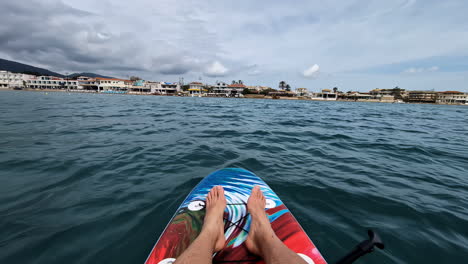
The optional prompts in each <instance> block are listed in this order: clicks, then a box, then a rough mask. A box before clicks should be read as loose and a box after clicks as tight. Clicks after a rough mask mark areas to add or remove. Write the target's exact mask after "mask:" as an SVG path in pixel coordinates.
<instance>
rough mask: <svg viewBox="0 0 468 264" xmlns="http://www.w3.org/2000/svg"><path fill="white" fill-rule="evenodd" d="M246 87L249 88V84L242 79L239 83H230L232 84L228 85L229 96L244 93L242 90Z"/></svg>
mask: <svg viewBox="0 0 468 264" xmlns="http://www.w3.org/2000/svg"><path fill="white" fill-rule="evenodd" d="M246 88H247V86H245V85H244V84H243V83H242V82H240V81H239V82H238V83H233V84H230V85H228V87H227V89H226V92H227V96H229V97H233V96H238V95H240V94H242V92H243V91H244V89H246Z"/></svg>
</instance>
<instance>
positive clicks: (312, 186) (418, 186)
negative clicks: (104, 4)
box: [0, 91, 468, 264]
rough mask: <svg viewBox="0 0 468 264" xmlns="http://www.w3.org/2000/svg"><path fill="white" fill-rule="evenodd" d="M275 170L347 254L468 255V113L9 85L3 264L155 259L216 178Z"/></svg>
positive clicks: (0, 212) (293, 201)
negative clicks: (229, 172) (158, 245)
mask: <svg viewBox="0 0 468 264" xmlns="http://www.w3.org/2000/svg"><path fill="white" fill-rule="evenodd" d="M224 167H242V168H245V169H248V170H251V171H252V172H254V173H256V174H257V175H258V176H260V177H262V178H263V179H264V180H265V181H266V182H267V183H268V184H269V185H270V186H271V187H272V188H273V189H274V190H275V191H276V192H277V193H278V194H279V196H280V197H281V198H282V200H283V201H284V202H285V203H286V205H287V206H288V207H289V208H290V209H291V211H292V212H293V213H294V215H295V216H296V218H297V219H298V220H299V222H300V223H301V224H302V226H303V228H304V229H305V230H306V232H307V233H308V234H309V236H310V237H311V238H312V240H313V241H314V242H315V244H316V245H317V246H318V248H319V249H320V251H321V252H322V254H323V255H324V257H325V258H326V259H327V260H328V261H329V262H330V263H333V262H334V261H336V260H337V259H338V258H339V257H341V256H342V255H343V254H344V253H346V252H347V251H348V250H349V249H351V248H352V247H353V246H354V245H355V244H356V243H357V242H358V241H360V240H362V239H363V238H365V236H366V229H367V228H373V229H376V230H378V231H379V232H380V234H381V236H382V237H383V239H384V241H385V242H386V246H387V249H386V250H385V251H380V252H376V253H373V254H372V255H369V256H367V257H365V258H363V259H362V260H361V261H360V262H359V263H421V264H426V263H463V262H464V261H465V260H466V258H467V256H468V107H464V106H441V105H401V104H372V103H345V102H312V101H279V100H248V99H216V98H177V97H156V96H122V95H94V94H67V93H48V94H46V93H43V92H22V91H0V263H48V264H53V263H114V264H115V263H143V262H144V260H145V259H146V257H147V255H148V253H149V252H150V250H151V248H152V246H153V244H154V243H155V242H156V240H157V238H158V236H159V235H160V233H161V232H162V230H163V229H164V227H165V225H166V224H167V222H168V221H169V219H170V218H171V216H172V214H173V213H174V211H175V209H176V208H177V207H178V205H179V204H180V202H181V201H182V200H183V198H184V197H185V196H186V195H187V194H188V193H189V192H190V190H191V189H192V188H193V187H194V186H195V185H196V184H197V183H198V181H200V180H201V179H202V178H203V177H204V176H206V175H208V174H209V173H211V172H213V171H214V170H216V169H220V168H224Z"/></svg>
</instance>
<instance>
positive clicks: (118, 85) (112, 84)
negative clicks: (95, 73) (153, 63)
mask: <svg viewBox="0 0 468 264" xmlns="http://www.w3.org/2000/svg"><path fill="white" fill-rule="evenodd" d="M95 83H96V86H97V91H98V92H117V91H128V90H129V88H130V86H131V85H132V82H131V81H129V80H123V79H117V78H101V77H97V78H95Z"/></svg>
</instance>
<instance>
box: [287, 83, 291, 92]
mask: <svg viewBox="0 0 468 264" xmlns="http://www.w3.org/2000/svg"><path fill="white" fill-rule="evenodd" d="M286 91H288V92H289V91H291V86H289V84H286Z"/></svg>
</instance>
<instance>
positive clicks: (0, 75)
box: [0, 71, 35, 89]
mask: <svg viewBox="0 0 468 264" xmlns="http://www.w3.org/2000/svg"><path fill="white" fill-rule="evenodd" d="M34 77H35V76H34V75H29V74H24V73H14V72H10V71H0V88H4V89H5V88H26V87H27V82H28V80H30V79H31V78H34Z"/></svg>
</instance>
